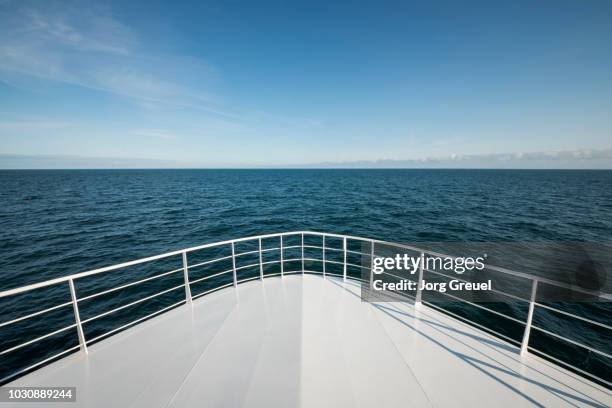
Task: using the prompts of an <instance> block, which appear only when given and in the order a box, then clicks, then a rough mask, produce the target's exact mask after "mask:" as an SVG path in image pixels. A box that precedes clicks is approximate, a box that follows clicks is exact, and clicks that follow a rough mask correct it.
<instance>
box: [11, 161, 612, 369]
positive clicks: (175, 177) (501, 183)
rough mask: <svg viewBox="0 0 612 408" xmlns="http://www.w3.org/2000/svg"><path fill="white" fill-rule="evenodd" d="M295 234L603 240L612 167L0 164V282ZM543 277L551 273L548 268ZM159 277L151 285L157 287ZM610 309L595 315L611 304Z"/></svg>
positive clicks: (24, 328) (37, 329)
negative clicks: (6, 167) (18, 167)
mask: <svg viewBox="0 0 612 408" xmlns="http://www.w3.org/2000/svg"><path fill="white" fill-rule="evenodd" d="M290 230H314V231H323V232H331V233H339V234H350V235H356V236H364V237H369V238H377V239H382V240H388V241H394V242H400V243H411V244H418V243H419V242H440V241H445V242H451V241H452V242H473V241H478V242H533V241H535V242H576V241H578V242H609V241H610V238H611V237H612V171H563V170H391V169H389V170H370V169H368V170H358V169H356V170H53V171H43V170H40V171H34V170H32V171H0V290H5V289H10V288H13V287H17V286H21V285H24V284H28V283H34V282H38V281H42V280H46V279H50V278H54V277H59V276H63V275H67V274H72V273H77V272H82V271H86V270H89V269H93V268H97V267H102V266H107V265H112V264H115V263H119V262H124V261H128V260H132V259H136V258H140V257H145V256H149V255H155V254H158V253H162V252H168V251H171V250H175V249H180V248H184V247H190V246H195V245H198V244H202V243H209V242H215V241H221V240H225V239H230V238H237V237H243V236H248V235H258V234H265V233H273V232H281V231H290ZM164 266H165V265H164ZM502 266H503V265H502ZM160 267H161V266H160ZM179 267H180V265H179ZM162 271H163V270H157V272H158V273H159V272H162ZM147 273H150V271H148V270H142V269H140V270H138V269H134V270H133V271H131V272H130V273H129V274H125V273H123V274H114V275H113V274H109V275H108V276H106V277H104V279H105V280H106V282H102V281H99V280H98V281H95V282H93V283H92V282H89V283H88V282H83V283H82V284H81V286H79V285H77V290H78V291H79V292H80V293H83V294H87V293H92V292H91V290H93V289H100V288H104V287H107V286H105V285H109V284H114V285H116V284H120V283H122V282H125V279H126V276H129V277H130V278H134V277H139V276H146V274H147ZM549 273H550V276H553V277H554V273H555V271H554V270H551V271H549ZM143 274H145V275H143ZM155 282H157V281H154V282H153V283H152V284H151V285H150V287H149V289H150V290H151V291H153V292H154V291H155V290H156V289H157V290H159V286H156V285H158V283H155ZM169 283H171V281H165V282H164V285H167V284H169ZM88 285H89V286H88ZM159 285H161V283H159ZM108 287H112V285H111V286H108ZM164 287H167V286H164ZM65 289H66V288H61V289H59V288H52V289H50V290H49V291H48V292H41V293H38V294H32V295H31V296H32V297H31V298H30V300H29V301H27V302H26V301H17V300H6V299H5V300H0V314H1V315H2V317H0V322H1V321H6V320H8V319H9V318H14V317H15V316H19V315H22V314H24V313H28V312H32V311H34V310H35V309H34V310H30V309H28V306H26V305H32V304H37V305H38V306H40V304H41V303H45V302H47V303H48V302H51V301H65V299H66V295H67V291H66V290H65ZM88 291H89V292H88ZM153 292H151V293H153ZM138 295H139V296H140V297H141V296H142V292H141V293H139V294H138ZM121 296H122V297H119V296H114V297H111V298H109V299H106V300H104V301H103V302H98V303H97V304H95V305H92V306H91V307H90V308H89V309H88V308H87V306H86V305H84V306H83V309H84V311H83V313H84V314H86V315H87V314H88V315H90V316H91V315H95V314H96V313H97V312H99V311H100V310H106V309H108V307H111V306H115V307H116V306H118V305H121V304H124V303H126V301H127V300H130V299H133V298H138V297H134V296H136V294H135V293H134V292H125V293H122V294H121ZM171 300H172V298H171V297H169V298H168V301H171ZM156 302H157V300H156ZM156 302H153V303H151V304H148V303H147V304H142V305H140V306H139V312H140V313H145V314H146V312H147V311H150V310H154V309H155V308H158V307H159V306H160V303H156ZM606 307H607V306H605V307H603V309H601V308H600V309H597V310H598V313H599V312H601V310H604V311H605V310H607V311H610V309H609V308H608V309H606ZM70 312H71V310H70ZM130 313H131V314H129V317H133V316H134V314H133V312H130ZM474 313H476V312H474ZM126 316H128V315H126ZM120 317H121V316H120V315H117V317H116V318H114V320H110V319H109V320H106V321H100V322H96V324H92V325H91V327H90V328H87V333H86V334H87V335H88V336H89V338H92V337H91V336H94V337H95V335H98V334H101V333H103V332H105V331H107V330H108V329H110V328H113V327H115V326H116V324H117V321H120ZM608 317H609V315H608ZM70 318H71V314H70V313H67V312H66V311H65V310H64V311H58V312H57V313H50V314H48V315H46V316H45V318H44V319H39V320H38V321H36V322H35V324H34V323H29V322H23V323H20V325H16V326H17V327H13V326H15V325H12V326H10V328H2V327H0V350H4V349H6V348H8V347H11V346H13V345H14V344H16V339H17V338H19V339H20V340H21V341H23V340H24V336H23V335H22V334H23V333H26V332H27V333H28V334H27V336H26V337H25V340H27V339H29V338H34V337H35V336H36V335H41V334H44V333H46V332H49V331H51V330H52V329H56V328H58V327H62V326H61V325H62V324H64V325H66V324H71V321H70ZM544 318H546V317H544ZM600 320H601V319H600ZM561 326H563V325H561ZM563 327H565V329H564V330H570V331H571V326H569V329H568V326H567V325H565V326H563ZM68 334H69V335H68ZM594 336H595V338H594V340H593V341H594V342H596V343H598V344H610V343H612V342H610V341H609V337H608V335H607V334H601V333H597V334H596V335H594ZM602 336H603V337H602ZM75 337H76V336H74V335H73V333H72V332H70V333H65V335H63V334H62V335H60V336H58V338H57V339H49V342H50V343H47V344H43V345H39V346H33V347H34V348H33V349H32V350H29V351H28V355H27V356H25V357H24V356H23V353H16V354H17V356H14V357H13V356H11V357H6V358H5V359H4V360H5V361H4V364H2V367H1V370H0V371H3V372H0V378H2V377H3V376H4V375H6V373H7V372H11V371H13V370H14V369H15V368H18V367H20V366H22V365H23V364H25V363H27V362H28V361H30V360H34V358H35V357H36V358H40V356H46V355H50V354H49V353H50V351H51V350H53V349H61V348H62V347H64V346H66V345H68V346H72V345H74V342H75ZM36 347H38V348H36ZM561 353H563V351H561ZM568 353H569V351H568ZM0 358H2V357H0ZM575 363H576V364H580V365H581V367H583V368H588V367H591V368H592V370H593V371H594V372H597V373H599V375H602V374H601V373H602V370H604V371H605V370H606V367H610V366H609V365H607V366H606V365H605V364H609V361H608V362H605V364H604V365H603V366H602V365H601V364H602V363H601V361H600V360H599V359H597V358H596V356H591V354H590V353H586V355H585V356H583V357H581V359H580V360H579V361H578V362H575ZM602 367H603V368H602ZM608 375H609V374H608Z"/></svg>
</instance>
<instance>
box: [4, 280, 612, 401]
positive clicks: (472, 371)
mask: <svg viewBox="0 0 612 408" xmlns="http://www.w3.org/2000/svg"><path fill="white" fill-rule="evenodd" d="M9 385H10V386H76V387H77V403H76V404H74V403H68V404H66V406H68V407H75V406H88V407H118V408H119V407H147V408H152V407H167V406H170V407H184V406H198V407H266V408H267V407H297V406H302V407H317V408H319V407H354V406H359V407H400V406H401V407H410V406H412V407H427V406H434V407H495V408H502V407H512V408H517V407H524V406H544V407H563V406H572V407H583V406H584V407H600V406H601V407H605V406H612V396H611V395H610V393H609V392H608V391H606V390H605V389H604V388H602V387H599V386H597V385H594V384H592V383H590V382H589V381H587V380H585V379H582V378H581V377H578V376H576V375H574V374H571V373H569V372H567V371H565V370H563V369H561V368H559V367H557V366H555V365H553V364H550V363H548V362H545V361H543V360H541V359H539V358H537V357H533V356H529V357H527V358H525V359H523V360H521V359H520V358H519V356H518V355H517V349H516V348H515V347H513V346H509V345H508V344H506V343H504V342H502V341H500V340H498V339H496V338H494V337H492V336H489V335H487V334H485V333H483V332H481V331H478V330H476V329H474V328H472V327H470V326H467V325H465V324H463V323H460V322H458V321H457V320H454V319H452V318H449V317H447V316H445V315H443V314H441V313H438V312H436V311H434V310H432V309H430V308H427V307H422V308H420V309H419V310H418V311H417V310H415V308H414V306H413V305H411V304H403V303H392V304H389V303H387V304H377V305H373V304H368V303H362V302H361V299H360V287H359V284H358V283H355V282H351V281H349V282H346V283H343V282H342V281H341V280H339V279H335V278H329V277H328V278H327V279H323V278H322V277H319V276H312V275H305V276H302V275H292V276H285V277H284V278H282V279H281V278H279V277H277V278H266V279H265V280H264V281H263V282H261V281H252V282H248V283H244V284H241V285H238V289H237V290H236V289H234V288H227V289H224V290H221V291H219V292H215V293H212V294H210V295H207V296H204V297H202V298H199V299H198V300H196V301H194V304H193V307H190V306H181V307H179V308H177V309H175V310H172V311H170V312H168V313H165V314H163V315H160V316H159V317H156V318H154V319H151V320H149V321H147V322H145V323H142V324H140V325H137V326H135V327H133V328H131V329H129V330H127V331H125V332H123V333H121V334H118V335H116V336H113V337H110V338H109V339H107V340H105V341H102V342H100V343H97V344H95V345H93V346H91V347H90V348H89V355H88V356H84V355H83V354H81V353H76V354H74V355H71V356H69V357H67V358H64V359H62V360H59V361H58V362H56V363H54V364H51V365H49V366H47V367H44V368H42V369H40V370H38V371H35V372H33V373H31V374H29V375H27V376H25V377H22V378H20V379H18V380H17V381H15V382H13V383H12V384H9ZM0 405H1V406H9V404H0ZM52 405H53V406H54V407H60V406H62V404H59V403H54V404H52ZM15 406H16V407H22V408H23V407H26V406H28V404H26V403H18V404H15Z"/></svg>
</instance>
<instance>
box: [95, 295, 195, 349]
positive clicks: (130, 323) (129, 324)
mask: <svg viewBox="0 0 612 408" xmlns="http://www.w3.org/2000/svg"><path fill="white" fill-rule="evenodd" d="M182 303H185V299H181V300H179V301H178V302H176V303H173V304H171V305H170V306H166V307H164V308H163V309H160V310H158V311H156V312H153V313H150V314H148V315H146V316H144V317H141V318H138V319H136V320H134V321H132V322H129V323H126V324H124V325H123V326H120V327H117V328H116V329H113V330H110V331H107V332H106V333H104V334H101V335H99V336H96V337H94V338H93V339H90V340H87V342H86V343H87V344H90V343H93V342H95V341H98V340H100V339H102V338H104V337H106V336H109V335H111V334H113V333H116V332H118V331H120V330H123V329H126V328H128V327H130V326H132V325H134V324H136V323H139V322H141V321H143V320H146V319H148V318H150V317H153V316H155V315H158V314H161V313H163V312H165V311H166V310H168V309H172V308H173V307H176V306H178V305H180V304H182Z"/></svg>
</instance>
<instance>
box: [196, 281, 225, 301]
mask: <svg viewBox="0 0 612 408" xmlns="http://www.w3.org/2000/svg"><path fill="white" fill-rule="evenodd" d="M233 285H234V282H230V283H226V284H225V285H221V286H217V287H216V288H213V289H209V290H207V291H205V292H202V293H198V294H197V295H194V296H193V297H192V298H193V299H197V298H199V297H201V296H204V295H207V294H209V293H211V292H216V291H217V290H220V289H223V288H227V287H229V286H233Z"/></svg>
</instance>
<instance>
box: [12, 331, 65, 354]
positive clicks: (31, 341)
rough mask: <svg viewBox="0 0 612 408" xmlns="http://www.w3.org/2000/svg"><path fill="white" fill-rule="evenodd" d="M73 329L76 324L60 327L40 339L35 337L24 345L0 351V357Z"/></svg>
mask: <svg viewBox="0 0 612 408" xmlns="http://www.w3.org/2000/svg"><path fill="white" fill-rule="evenodd" d="M74 327H76V324H71V325H69V326H66V327H62V328H61V329H58V330H55V331H54V332H51V333H47V334H45V335H42V336H40V337H36V338H35V339H32V340H28V341H26V342H25V343H21V344H18V345H16V346H13V347H11V348H7V349H6V350H3V351H0V356H2V355H4V354H7V353H10V352H11V351H15V350H18V349H20V348H22V347H25V346H28V345H30V344H32V343H36V342H37V341H40V340H44V339H46V338H47V337H51V336H54V335H56V334H58V333H61V332H64V331H66V330H69V329H72V328H74Z"/></svg>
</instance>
